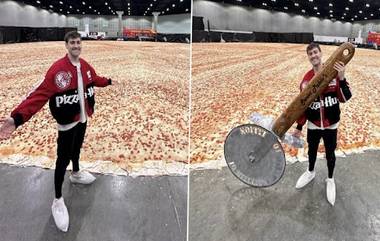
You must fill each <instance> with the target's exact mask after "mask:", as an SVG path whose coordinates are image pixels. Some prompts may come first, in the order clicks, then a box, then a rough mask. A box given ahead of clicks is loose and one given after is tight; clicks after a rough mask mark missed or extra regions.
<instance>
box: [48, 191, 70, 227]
mask: <svg viewBox="0 0 380 241" xmlns="http://www.w3.org/2000/svg"><path fill="white" fill-rule="evenodd" d="M51 212H52V214H53V218H54V222H55V225H56V226H57V228H58V229H60V230H61V231H63V232H67V229H68V228H69V212H68V211H67V208H66V205H65V202H64V201H63V197H61V198H59V199H56V198H54V201H53V205H52V206H51Z"/></svg>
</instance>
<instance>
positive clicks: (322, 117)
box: [293, 43, 351, 205]
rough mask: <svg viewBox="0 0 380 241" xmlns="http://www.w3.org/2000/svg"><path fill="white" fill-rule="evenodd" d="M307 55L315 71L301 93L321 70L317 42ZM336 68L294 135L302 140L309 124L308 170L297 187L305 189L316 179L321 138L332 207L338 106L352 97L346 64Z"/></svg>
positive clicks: (338, 117)
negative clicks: (334, 76) (302, 134)
mask: <svg viewBox="0 0 380 241" xmlns="http://www.w3.org/2000/svg"><path fill="white" fill-rule="evenodd" d="M306 53H307V56H308V58H309V61H310V63H311V65H312V66H313V68H312V69H311V70H310V71H308V72H307V73H306V75H305V76H304V78H303V80H302V82H301V84H300V89H301V91H302V90H303V89H304V88H305V87H306V85H307V84H308V83H309V81H310V80H311V79H312V78H313V76H314V74H315V73H316V72H318V71H320V70H321V69H322V66H323V64H322V52H321V48H320V47H319V45H318V44H317V43H311V44H309V45H308V46H307V48H306ZM334 69H335V70H336V71H337V72H338V76H337V77H336V78H335V79H334V80H332V81H331V82H330V84H329V85H328V87H327V88H326V90H325V91H324V92H323V93H322V94H321V95H320V96H319V97H318V98H317V99H315V100H314V102H313V103H311V104H310V106H309V107H308V108H307V109H306V111H305V113H304V115H303V116H302V117H301V118H300V119H299V120H298V121H297V124H298V125H297V128H296V130H295V132H294V133H293V135H295V136H297V137H300V136H301V131H302V126H303V125H304V124H305V123H306V120H307V121H308V123H307V142H308V147H309V150H308V155H309V168H308V170H307V171H306V172H305V173H303V174H302V175H301V177H300V178H299V179H298V181H297V184H296V188H302V187H304V186H305V185H307V184H308V183H309V182H310V181H311V180H313V179H314V177H315V171H314V166H315V161H316V158H317V151H318V146H319V142H320V139H321V138H322V139H323V143H324V146H325V152H326V159H327V168H328V178H327V179H326V195H327V200H328V201H329V203H330V204H331V205H334V203H335V196H336V191H335V182H334V178H333V172H334V167H335V149H336V145H337V128H338V125H339V120H340V109H339V103H340V102H346V101H347V100H349V99H350V98H351V91H350V87H349V85H348V83H347V81H346V78H345V76H344V72H345V66H344V63H343V62H336V63H335V65H334Z"/></svg>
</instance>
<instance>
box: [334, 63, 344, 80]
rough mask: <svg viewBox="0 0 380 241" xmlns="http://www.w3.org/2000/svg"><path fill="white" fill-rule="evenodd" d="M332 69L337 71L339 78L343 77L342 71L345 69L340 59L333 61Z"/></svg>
mask: <svg viewBox="0 0 380 241" xmlns="http://www.w3.org/2000/svg"><path fill="white" fill-rule="evenodd" d="M334 69H335V70H336V71H338V77H339V79H340V80H343V79H344V71H345V70H346V67H345V66H344V63H343V62H342V61H338V62H335V64H334Z"/></svg>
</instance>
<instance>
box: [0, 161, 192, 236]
mask: <svg viewBox="0 0 380 241" xmlns="http://www.w3.org/2000/svg"><path fill="white" fill-rule="evenodd" d="M53 176H54V170H46V169H41V168H35V167H26V168H22V167H15V166H9V165H6V164H0V240H1V241H21V240H27V241H36V240H39V241H53V240H60V241H61V240H70V241H75V240H77V241H119V240H120V241H121V240H122V241H184V240H186V226H187V222H186V221H187V214H186V211H187V177H170V176H161V177H138V178H131V177H125V176H107V175H97V180H96V181H95V182H94V183H93V184H92V185H90V186H85V185H80V184H75V185H73V184H70V182H69V180H68V174H66V178H65V183H64V188H63V196H64V198H65V202H66V205H67V207H68V210H69V214H70V227H69V231H68V232H67V233H63V232H60V231H59V230H58V229H57V228H56V226H55V224H54V220H53V217H52V215H51V203H52V200H53V197H54V189H53Z"/></svg>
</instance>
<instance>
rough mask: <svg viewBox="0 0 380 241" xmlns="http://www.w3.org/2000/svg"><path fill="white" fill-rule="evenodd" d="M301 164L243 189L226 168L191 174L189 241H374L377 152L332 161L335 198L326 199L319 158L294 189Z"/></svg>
mask: <svg viewBox="0 0 380 241" xmlns="http://www.w3.org/2000/svg"><path fill="white" fill-rule="evenodd" d="M306 168H307V163H296V164H292V165H288V166H287V167H286V170H285V175H284V177H283V178H282V179H281V180H280V182H279V183H277V184H276V185H274V186H272V187H270V188H265V189H257V188H251V187H248V186H246V185H245V184H243V183H241V182H240V181H239V180H238V179H236V178H235V177H234V176H233V175H232V173H231V172H230V171H229V170H228V169H227V168H223V169H222V170H202V171H192V172H191V176H190V214H189V215H190V217H189V218H190V219H189V240H190V241H219V240H228V241H264V240H268V241H269V240H270V241H273V240H281V241H287V240H294V241H298V240H302V241H308V240H310V241H315V240H318V241H363V240H366V241H375V240H380V192H379V190H380V182H379V180H380V151H366V152H365V153H362V154H353V155H350V156H349V157H346V158H338V159H337V166H336V170H335V183H336V188H337V199H336V202H335V206H334V207H332V206H330V204H329V203H328V202H327V200H326V194H325V193H326V192H325V190H326V189H325V188H326V186H325V181H324V180H325V178H326V176H327V166H326V161H325V160H318V161H317V165H316V172H317V175H316V178H315V180H314V181H313V182H312V183H310V184H309V185H308V186H306V187H305V188H304V189H302V190H296V189H295V188H294V186H295V183H296V181H297V179H298V177H299V176H300V175H301V174H302V173H303V172H304V171H305V170H306Z"/></svg>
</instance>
